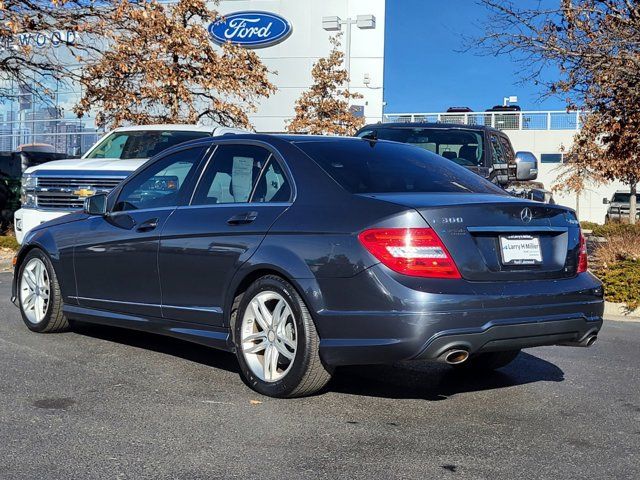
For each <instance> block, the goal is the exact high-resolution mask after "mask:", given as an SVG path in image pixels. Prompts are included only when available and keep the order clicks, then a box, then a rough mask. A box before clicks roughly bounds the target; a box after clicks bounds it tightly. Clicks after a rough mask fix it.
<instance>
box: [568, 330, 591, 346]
mask: <svg viewBox="0 0 640 480" xmlns="http://www.w3.org/2000/svg"><path fill="white" fill-rule="evenodd" d="M597 339H598V334H597V333H595V332H591V333H589V334H588V335H586V336H585V337H584V338H582V340H577V341H575V342H566V343H563V344H562V345H567V346H569V347H590V346H591V345H593V344H594V343H596V340H597Z"/></svg>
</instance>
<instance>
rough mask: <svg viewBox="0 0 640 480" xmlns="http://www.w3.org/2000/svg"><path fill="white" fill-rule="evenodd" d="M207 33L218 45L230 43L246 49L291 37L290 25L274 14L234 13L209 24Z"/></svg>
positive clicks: (267, 45) (261, 46) (255, 12)
mask: <svg viewBox="0 0 640 480" xmlns="http://www.w3.org/2000/svg"><path fill="white" fill-rule="evenodd" d="M209 33H210V34H211V38H212V39H213V41H214V42H216V43H218V44H222V43H225V42H231V43H235V44H236V45H242V46H243V47H246V48H264V47H270V46H271V45H275V44H276V43H280V42H282V41H283V40H285V39H286V38H287V37H288V36H289V35H291V24H290V23H289V22H288V21H287V20H285V19H284V18H282V17H281V16H280V15H276V14H275V13H269V12H257V11H251V12H236V13H230V14H228V15H225V16H224V17H223V18H221V19H220V20H218V21H216V22H213V23H211V24H210V25H209Z"/></svg>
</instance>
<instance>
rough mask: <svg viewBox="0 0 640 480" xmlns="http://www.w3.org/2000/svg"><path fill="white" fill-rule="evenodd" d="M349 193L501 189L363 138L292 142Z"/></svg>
mask: <svg viewBox="0 0 640 480" xmlns="http://www.w3.org/2000/svg"><path fill="white" fill-rule="evenodd" d="M296 145H297V146H298V147H299V148H300V149H301V150H303V151H304V152H305V153H306V154H307V155H309V156H310V157H311V158H312V159H313V160H315V161H316V162H317V163H318V164H319V165H320V166H321V167H322V168H323V169H324V171H326V172H327V173H328V174H329V175H330V176H331V177H332V178H333V179H334V180H335V181H336V182H338V183H339V184H340V185H342V187H344V188H345V189H346V190H348V191H349V192H351V193H424V192H459V193H464V192H468V193H498V194H505V195H506V193H505V191H504V190H502V189H501V188H500V187H498V186H496V185H494V184H492V183H491V182H489V181H487V180H485V179H484V178H482V177H480V176H479V175H476V174H475V173H473V172H471V171H469V170H467V169H466V168H463V167H460V166H458V165H456V164H455V163H453V162H450V161H449V160H446V159H445V158H442V157H439V156H438V155H434V154H433V153H431V152H429V151H427V150H424V149H421V148H416V147H412V146H410V145H404V144H401V143H392V142H379V141H367V140H345V141H328V142H323V141H318V142H300V143H297V144H296Z"/></svg>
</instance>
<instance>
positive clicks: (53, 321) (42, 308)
mask: <svg viewBox="0 0 640 480" xmlns="http://www.w3.org/2000/svg"><path fill="white" fill-rule="evenodd" d="M17 287H18V301H19V304H20V313H21V314H22V320H23V321H24V323H25V325H26V326H27V327H28V328H29V330H31V331H34V332H41V333H49V332H62V331H64V330H68V329H69V322H68V321H67V319H66V318H65V316H64V315H63V313H62V296H61V294H60V285H59V284H58V279H57V277H56V272H55V271H54V270H53V265H52V264H51V261H50V260H49V258H48V257H47V256H46V255H45V254H44V252H42V250H39V249H34V250H31V251H30V252H29V253H27V256H26V257H25V259H24V261H23V262H22V265H21V266H20V271H19V273H18V283H17Z"/></svg>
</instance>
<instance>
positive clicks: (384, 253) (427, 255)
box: [358, 228, 460, 278]
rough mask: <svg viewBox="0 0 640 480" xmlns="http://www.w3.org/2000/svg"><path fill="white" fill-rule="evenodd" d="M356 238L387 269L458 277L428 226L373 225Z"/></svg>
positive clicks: (442, 247) (449, 258)
mask: <svg viewBox="0 0 640 480" xmlns="http://www.w3.org/2000/svg"><path fill="white" fill-rule="evenodd" d="M358 239H359V240H360V242H361V243H362V244H363V245H364V247H365V248H366V249H367V250H368V251H369V252H370V253H371V254H372V255H373V256H374V257H376V258H377V259H378V260H380V261H381V262H382V263H383V264H384V265H386V266H387V267H389V268H390V269H391V270H393V271H395V272H398V273H402V274H404V275H411V276H414V277H429V278H460V272H458V267H456V264H455V263H454V261H453V259H452V258H451V255H450V254H449V252H448V251H447V249H446V247H445V246H444V244H443V243H442V241H441V240H440V238H439V237H438V235H436V232H434V231H433V229H431V228H374V229H371V230H365V231H364V232H362V233H361V234H360V235H358Z"/></svg>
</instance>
